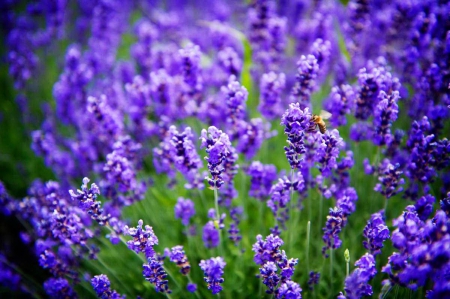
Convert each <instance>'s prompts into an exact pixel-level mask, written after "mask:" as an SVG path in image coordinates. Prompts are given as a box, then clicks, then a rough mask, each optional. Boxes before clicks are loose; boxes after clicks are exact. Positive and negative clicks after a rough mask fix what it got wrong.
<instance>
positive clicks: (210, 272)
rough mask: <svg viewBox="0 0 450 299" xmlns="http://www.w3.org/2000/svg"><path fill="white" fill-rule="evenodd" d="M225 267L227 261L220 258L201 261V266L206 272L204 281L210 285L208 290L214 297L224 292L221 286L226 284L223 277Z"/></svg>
mask: <svg viewBox="0 0 450 299" xmlns="http://www.w3.org/2000/svg"><path fill="white" fill-rule="evenodd" d="M225 265H226V263H225V261H224V260H223V258H222V257H220V256H218V257H212V258H210V259H209V260H201V261H200V264H199V266H200V268H201V269H202V270H203V272H205V277H204V279H205V281H206V283H207V284H208V290H211V292H212V294H213V295H215V294H217V293H220V291H222V286H221V284H222V283H223V282H224V279H223V278H222V276H223V269H224V267H225Z"/></svg>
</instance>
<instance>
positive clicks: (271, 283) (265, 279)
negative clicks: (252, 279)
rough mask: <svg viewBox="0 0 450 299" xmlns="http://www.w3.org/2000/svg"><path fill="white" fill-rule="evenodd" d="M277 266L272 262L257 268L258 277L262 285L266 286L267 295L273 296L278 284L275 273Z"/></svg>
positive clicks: (278, 278)
mask: <svg viewBox="0 0 450 299" xmlns="http://www.w3.org/2000/svg"><path fill="white" fill-rule="evenodd" d="M277 271H278V268H277V264H275V263H274V262H267V263H265V264H264V265H262V266H261V268H259V273H260V274H259V275H258V276H259V277H260V278H262V283H263V284H265V285H266V287H267V290H266V293H267V294H273V293H274V292H275V289H276V287H277V286H278V284H279V282H280V276H279V275H278V273H277Z"/></svg>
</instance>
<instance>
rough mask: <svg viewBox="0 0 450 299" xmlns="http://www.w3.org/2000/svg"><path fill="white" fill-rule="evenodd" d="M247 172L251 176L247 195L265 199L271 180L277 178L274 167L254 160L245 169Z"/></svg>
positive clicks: (268, 192) (270, 186)
mask: <svg viewBox="0 0 450 299" xmlns="http://www.w3.org/2000/svg"><path fill="white" fill-rule="evenodd" d="M247 174H248V175H249V176H250V177H251V180H250V192H249V195H250V196H252V197H255V198H257V199H259V200H264V199H266V198H267V197H268V196H269V194H270V189H271V188H272V183H273V181H275V180H276V179H277V169H276V167H275V166H274V165H272V164H268V165H264V164H262V163H261V162H259V161H254V162H252V164H251V165H250V166H249V168H248V169H247Z"/></svg>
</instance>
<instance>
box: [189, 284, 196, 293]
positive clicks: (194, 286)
mask: <svg viewBox="0 0 450 299" xmlns="http://www.w3.org/2000/svg"><path fill="white" fill-rule="evenodd" d="M186 289H187V290H188V292H190V293H195V292H196V291H197V285H196V284H195V283H188V284H187V286H186Z"/></svg>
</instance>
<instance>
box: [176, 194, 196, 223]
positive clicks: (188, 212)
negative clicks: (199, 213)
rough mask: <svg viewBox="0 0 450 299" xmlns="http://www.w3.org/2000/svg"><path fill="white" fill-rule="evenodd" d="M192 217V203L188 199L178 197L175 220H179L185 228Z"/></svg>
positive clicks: (193, 210)
mask: <svg viewBox="0 0 450 299" xmlns="http://www.w3.org/2000/svg"><path fill="white" fill-rule="evenodd" d="M194 215H195V208H194V202H193V201H192V200H190V199H189V198H186V199H184V198H183V197H179V198H178V201H177V203H176V205H175V218H177V219H181V223H183V225H184V226H187V225H189V221H190V219H191V218H192V217H193V216H194Z"/></svg>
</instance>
